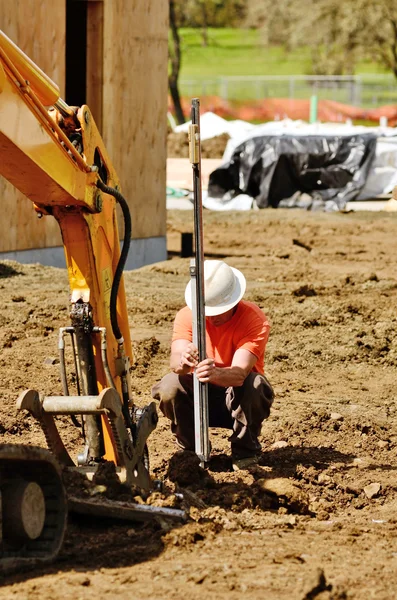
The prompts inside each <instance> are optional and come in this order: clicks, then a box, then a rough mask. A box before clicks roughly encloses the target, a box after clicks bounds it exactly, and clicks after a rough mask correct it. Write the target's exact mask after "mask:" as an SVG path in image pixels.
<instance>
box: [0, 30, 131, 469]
mask: <svg viewBox="0 0 397 600" xmlns="http://www.w3.org/2000/svg"><path fill="white" fill-rule="evenodd" d="M0 34H1V35H0V110H1V115H2V117H1V123H0V164H1V166H0V171H1V174H2V175H3V176H4V177H5V178H6V179H8V180H9V181H10V182H11V183H12V184H13V185H14V186H15V187H16V188H18V189H19V190H20V191H21V192H23V193H24V194H25V195H26V196H27V197H28V198H29V199H30V200H32V201H33V202H34V204H35V208H36V210H38V211H39V212H41V213H43V214H45V215H48V214H52V215H53V216H54V217H55V219H56V220H57V221H58V223H59V226H60V229H61V233H62V239H63V244H64V250H65V257H66V264H67V269H68V276H69V284H70V291H71V299H72V302H75V301H76V300H78V299H79V298H82V299H83V300H84V301H85V302H90V304H91V306H92V309H93V317H94V322H95V325H96V326H99V327H106V329H107V332H108V336H107V340H108V362H109V367H110V371H111V373H112V376H113V379H114V381H115V383H116V387H117V388H118V391H119V393H120V395H121V384H120V378H119V377H117V373H116V366H115V364H116V359H117V357H118V355H119V347H118V344H117V342H116V340H115V338H114V335H113V333H112V327H111V322H110V311H109V304H110V285H111V282H112V281H113V276H114V273H115V270H116V267H117V263H118V260H119V257H120V246H119V234H118V228H117V220H116V210H115V200H114V198H113V197H112V196H109V195H107V194H103V193H102V192H99V190H98V188H97V187H96V181H97V180H98V173H97V172H96V169H95V167H94V158H95V155H96V153H98V154H99V155H100V157H101V161H102V163H103V165H104V167H105V169H106V173H107V181H106V183H107V185H109V186H111V187H118V186H119V180H118V178H117V175H116V173H115V170H114V168H113V166H112V164H111V161H110V159H109V156H108V154H107V152H106V149H105V146H104V144H103V141H102V138H101V136H100V134H99V132H98V129H97V127H96V125H95V123H94V119H93V117H92V114H91V112H90V110H89V108H88V107H87V106H82V107H81V108H80V109H79V110H78V112H77V119H78V121H79V124H80V128H81V134H82V139H83V148H84V154H83V155H80V154H78V152H77V151H76V149H75V148H74V147H72V148H73V149H71V146H72V145H71V144H70V142H69V140H68V138H67V137H66V136H65V134H64V132H63V131H62V130H61V129H60V128H59V126H58V125H57V123H56V120H54V119H53V118H52V117H51V116H50V114H49V112H48V111H47V110H46V108H45V105H49V104H55V105H57V103H58V102H59V101H60V99H59V89H58V87H57V86H56V84H54V83H53V82H52V81H51V80H50V79H49V78H48V77H47V76H46V75H45V74H44V73H43V72H42V71H41V70H40V69H39V68H38V67H37V66H36V65H35V64H34V63H33V62H32V61H31V60H30V59H29V58H28V57H27V56H26V55H25V54H23V52H21V50H20V49H19V48H18V47H17V46H15V44H13V43H12V42H11V40H9V39H8V38H7V37H6V36H5V35H4V33H3V32H0ZM65 106H66V105H65ZM53 113H55V111H53ZM76 154H77V155H78V157H76ZM93 167H94V168H93ZM100 195H101V198H100V197H99V196H100ZM117 314H118V322H119V326H120V329H121V332H122V335H123V338H124V352H125V354H126V355H127V356H129V357H130V359H131V360H132V348H131V339H130V331H129V325H128V315H127V306H126V297H125V289H124V283H123V281H122V280H121V282H120V286H119V293H118V300H117ZM93 344H94V356H95V363H96V365H95V366H96V371H97V379H98V388H99V390H102V389H103V388H105V387H107V385H108V384H107V380H106V376H105V373H104V370H103V366H102V361H101V352H100V340H99V339H98V340H97V341H95V340H94V341H93ZM103 425H104V427H103V430H104V441H105V458H106V459H107V460H113V461H114V462H115V463H116V464H120V460H121V457H119V456H118V455H117V449H116V447H115V444H114V443H113V440H112V438H111V434H110V429H109V425H108V422H107V419H106V418H105V419H103Z"/></svg>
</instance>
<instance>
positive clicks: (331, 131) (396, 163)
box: [175, 112, 397, 210]
mask: <svg viewBox="0 0 397 600" xmlns="http://www.w3.org/2000/svg"><path fill="white" fill-rule="evenodd" d="M189 124H190V122H189V123H184V124H183V125H179V126H178V127H176V128H175V131H185V132H187V131H188V126H189ZM200 133H201V140H207V139H210V138H212V137H215V136H217V135H221V134H222V133H227V134H228V135H229V136H230V140H229V141H228V143H227V145H226V149H225V152H224V155H223V162H225V163H226V162H227V161H228V160H229V159H230V157H231V156H232V154H233V151H234V149H235V148H236V147H237V146H238V145H239V144H241V143H242V142H244V141H246V140H248V139H251V138H253V137H256V136H262V135H296V136H310V135H335V136H344V135H347V136H349V135H354V134H359V133H374V134H375V135H377V136H378V139H377V144H376V153H375V160H374V163H373V165H372V167H371V171H370V173H369V175H368V178H367V181H366V183H365V186H364V188H363V189H362V190H361V192H360V195H359V196H358V197H357V200H367V199H369V198H375V197H377V196H380V195H382V194H388V193H390V192H391V191H392V190H393V188H394V187H395V186H396V185H397V128H394V127H381V126H379V127H364V126H362V125H352V124H350V123H343V124H342V123H314V124H309V123H305V122H304V121H291V120H290V119H284V120H282V121H271V122H268V123H263V124H260V125H253V124H252V123H247V122H246V121H241V120H237V121H226V120H225V119H222V117H219V116H218V115H215V114H214V113H211V112H207V113H204V114H203V115H202V116H201V118H200ZM244 196H245V195H244ZM241 200H242V202H241V209H240V210H244V209H247V208H251V206H252V203H251V206H250V205H249V204H250V203H249V201H248V197H244V198H242V199H241ZM203 204H204V205H207V208H211V209H212V210H228V209H230V210H231V209H232V208H233V209H239V201H238V200H237V198H236V201H235V202H234V203H233V207H232V205H231V204H229V203H227V202H222V203H220V200H219V199H218V198H205V199H203Z"/></svg>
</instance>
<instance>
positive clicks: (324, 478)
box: [317, 473, 332, 483]
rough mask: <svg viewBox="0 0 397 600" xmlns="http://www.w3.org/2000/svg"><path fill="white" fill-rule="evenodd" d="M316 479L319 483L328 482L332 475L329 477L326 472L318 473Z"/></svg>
mask: <svg viewBox="0 0 397 600" xmlns="http://www.w3.org/2000/svg"><path fill="white" fill-rule="evenodd" d="M317 481H318V482H319V483H330V482H331V481H332V477H330V476H329V475H327V474H326V473H320V475H319V476H318V478H317Z"/></svg>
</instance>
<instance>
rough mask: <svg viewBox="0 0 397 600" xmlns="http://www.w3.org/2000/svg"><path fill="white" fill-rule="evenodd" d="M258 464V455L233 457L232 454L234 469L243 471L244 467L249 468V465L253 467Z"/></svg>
mask: <svg viewBox="0 0 397 600" xmlns="http://www.w3.org/2000/svg"><path fill="white" fill-rule="evenodd" d="M257 464H258V457H257V456H256V455H255V454H254V455H253V456H245V457H241V456H240V457H237V458H236V457H233V456H232V468H233V471H241V470H243V469H248V468H249V467H253V466H254V465H257Z"/></svg>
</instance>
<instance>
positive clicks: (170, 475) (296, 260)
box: [0, 209, 397, 600]
mask: <svg viewBox="0 0 397 600" xmlns="http://www.w3.org/2000/svg"><path fill="white" fill-rule="evenodd" d="M192 218H193V215H192V211H189V210H187V211H173V212H169V213H168V247H169V260H168V261H166V262H163V263H157V264H154V265H150V266H146V267H143V268H141V269H138V270H136V271H133V272H128V273H127V274H126V276H125V282H126V288H127V294H128V305H129V314H130V317H131V332H132V337H133V340H134V351H135V361H136V362H135V364H134V368H133V372H132V375H133V389H134V397H135V399H136V402H137V404H145V403H147V402H148V401H150V399H151V397H150V389H151V386H152V385H153V384H154V383H155V382H156V381H157V380H158V379H159V378H160V377H161V376H162V375H164V374H165V373H166V372H167V370H168V359H169V354H168V350H169V341H170V335H171V327H172V320H173V316H174V314H175V312H176V310H177V309H178V308H179V307H180V306H182V305H183V292H184V287H185V284H186V282H187V279H188V277H189V275H188V265H189V259H188V258H183V259H182V258H180V257H179V252H180V237H181V233H182V232H186V231H191V230H192ZM204 227H205V250H206V255H207V257H208V258H210V257H213V258H225V259H226V260H227V261H228V262H229V263H230V264H231V265H232V266H235V267H237V268H239V269H241V270H242V271H243V272H244V273H245V275H246V277H247V281H248V287H247V293H246V298H247V299H249V300H252V301H255V302H257V303H258V304H259V305H260V306H261V307H262V308H263V310H264V311H265V312H266V314H267V315H268V317H269V319H270V321H271V324H272V329H271V335H270V340H269V344H268V348H267V355H266V373H267V375H268V377H269V379H270V380H271V382H272V383H273V385H274V388H275V391H276V400H275V403H274V408H273V410H272V412H271V416H270V418H269V419H268V420H267V421H266V422H265V423H264V425H263V429H262V436H261V442H262V445H263V453H262V457H261V459H260V464H259V466H257V467H254V468H251V469H250V470H249V471H240V472H233V471H232V470H231V468H230V460H229V456H228V453H229V443H228V432H227V431H224V430H220V429H218V430H213V431H212V433H211V439H212V444H213V458H212V460H211V463H210V465H209V469H208V472H207V473H206V474H203V473H201V476H199V473H200V472H198V471H197V469H196V468H195V465H193V466H192V467H191V468H189V469H188V468H186V470H185V472H183V469H182V471H181V470H180V472H179V474H178V473H177V471H178V469H175V464H176V461H177V460H178V456H176V457H175V452H176V448H175V446H174V442H173V439H172V436H171V434H170V432H169V428H168V424H167V422H166V421H165V419H164V417H162V416H161V415H160V421H159V424H158V427H157V429H156V431H155V432H154V433H153V434H152V435H151V437H150V440H149V446H150V456H151V465H152V471H153V473H152V474H153V477H154V478H160V479H163V480H164V482H165V485H166V489H168V490H169V492H170V498H171V499H172V501H175V502H174V503H175V504H177V501H176V500H175V498H176V497H175V496H173V494H172V492H175V491H178V490H179V491H181V490H182V491H183V490H185V497H186V498H187V501H188V504H189V505H190V518H189V521H188V522H187V523H186V524H184V525H182V526H173V525H171V524H169V523H166V522H164V521H162V522H161V521H155V522H153V523H149V524H146V525H142V524H135V523H133V524H131V523H129V524H126V523H123V522H118V523H115V522H109V521H101V522H93V521H92V520H87V519H84V518H80V519H79V520H77V519H76V518H75V517H74V518H71V519H70V522H69V526H68V531H67V535H66V540H65V543H64V546H63V549H62V551H61V553H60V556H59V558H58V559H57V561H56V562H55V564H53V565H51V566H49V567H46V568H40V569H36V570H35V571H33V572H28V573H20V574H18V575H13V576H7V577H6V578H4V579H3V580H2V587H1V588H0V598H7V599H8V598H15V599H17V600H25V599H29V600H35V599H37V600H43V598H46V600H59V599H62V600H69V599H73V600H78V599H80V598H84V599H94V598H95V599H96V600H97V599H98V598H126V597H131V598H152V599H163V600H168V599H171V598H172V599H173V600H179V599H184V598H191V599H193V600H194V599H197V600H198V599H200V600H202V599H203V598H205V599H223V598H225V599H226V598H227V599H228V600H229V599H230V600H234V599H237V598H241V597H244V598H246V599H249V600H251V599H261V598H266V599H267V600H273V599H274V600H310V599H314V598H315V599H316V600H331V599H332V600H342V599H348V600H353V599H357V600H358V599H360V600H362V599H363V598H368V599H372V598H375V599H377V600H380V599H382V600H386V599H391V598H395V597H396V589H397V473H396V470H397V412H396V399H397V392H396V385H395V382H396V366H397V338H396V335H395V331H396V321H397V317H396V308H395V307H396V300H397V269H396V256H397V236H396V230H397V216H396V215H393V214H388V213H345V214H341V213H339V214H323V213H308V212H300V211H298V210H291V211H287V210H285V211H284V210H281V209H277V210H272V209H268V210H262V211H251V212H240V213H225V212H222V213H215V212H205V213H204ZM0 303H1V310H0V325H1V328H0V373H1V398H2V410H1V414H0V431H1V433H2V441H3V442H8V443H10V442H11V443H26V444H38V445H43V446H44V445H45V443H44V438H43V435H42V434H41V432H40V430H39V428H38V427H37V425H36V424H35V423H34V422H33V420H32V419H31V418H30V417H28V416H26V415H21V414H19V415H17V414H16V412H15V409H14V405H15V399H16V398H17V396H18V394H19V393H20V392H21V391H22V390H24V389H26V388H27V387H30V388H34V389H37V390H39V391H40V392H41V393H43V394H45V395H51V394H59V393H61V385H60V377H59V373H58V368H59V365H58V364H56V363H57V361H53V360H46V359H51V358H53V357H56V356H57V335H58V328H59V327H60V326H64V325H68V324H69V321H68V283H67V277H66V271H64V270H62V269H54V268H48V267H43V266H40V265H20V264H17V263H13V262H5V263H1V264H0ZM59 427H60V429H61V431H62V432H63V434H64V436H65V439H66V441H67V444H68V447H69V448H70V449H71V450H72V451H73V452H74V453H77V452H78V451H79V450H80V449H81V439H80V437H79V430H78V429H76V428H75V427H74V426H73V425H72V424H71V423H70V422H69V421H68V420H66V419H65V420H64V421H63V422H60V424H59ZM177 466H178V465H177ZM179 466H180V464H179ZM176 480H177V481H176Z"/></svg>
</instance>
